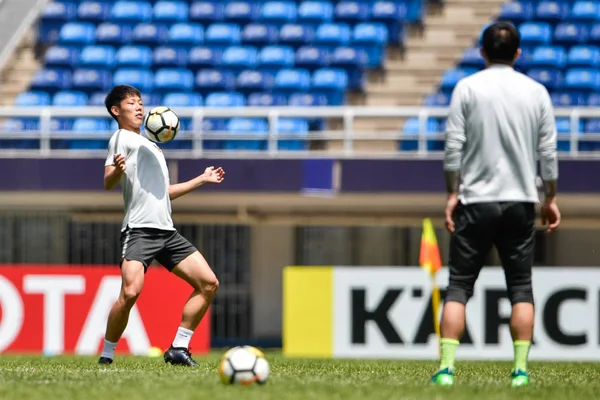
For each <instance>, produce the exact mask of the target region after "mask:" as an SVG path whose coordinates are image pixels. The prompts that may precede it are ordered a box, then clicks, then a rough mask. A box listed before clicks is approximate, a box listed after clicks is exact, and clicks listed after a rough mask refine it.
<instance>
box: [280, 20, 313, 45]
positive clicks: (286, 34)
mask: <svg viewBox="0 0 600 400" xmlns="http://www.w3.org/2000/svg"><path fill="white" fill-rule="evenodd" d="M314 40H315V28H313V27H312V26H310V25H302V24H285V25H283V26H282V27H281V28H280V29H279V44H280V45H287V46H291V47H294V48H298V47H300V46H304V45H307V44H312V43H313V41H314Z"/></svg>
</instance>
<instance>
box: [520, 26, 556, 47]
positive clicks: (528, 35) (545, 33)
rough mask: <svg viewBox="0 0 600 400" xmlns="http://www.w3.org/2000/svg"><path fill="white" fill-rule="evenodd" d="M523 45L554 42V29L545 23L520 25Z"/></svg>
mask: <svg viewBox="0 0 600 400" xmlns="http://www.w3.org/2000/svg"><path fill="white" fill-rule="evenodd" d="M519 33H520V34H521V45H522V46H530V45H541V44H548V43H550V42H551V41H552V27H551V26H550V24H549V23H544V22H525V23H523V24H521V25H519Z"/></svg>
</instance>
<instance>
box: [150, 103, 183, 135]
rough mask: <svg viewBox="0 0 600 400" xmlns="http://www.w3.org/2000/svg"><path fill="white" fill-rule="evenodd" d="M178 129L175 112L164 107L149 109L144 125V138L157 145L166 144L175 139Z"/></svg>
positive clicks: (178, 124)
mask: <svg viewBox="0 0 600 400" xmlns="http://www.w3.org/2000/svg"><path fill="white" fill-rule="evenodd" d="M179 127H180V122H179V117H178V116H177V114H175V111H173V110H171V109H170V108H169V107H165V106H159V107H154V108H153V109H151V110H150V112H148V115H147V116H146V122H145V123H144V130H145V131H146V136H147V137H148V139H150V140H152V141H153V142H157V143H166V142H170V141H171V140H173V139H175V136H177V133H178V132H179Z"/></svg>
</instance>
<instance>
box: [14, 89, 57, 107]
mask: <svg viewBox="0 0 600 400" xmlns="http://www.w3.org/2000/svg"><path fill="white" fill-rule="evenodd" d="M51 103H52V98H51V97H50V95H49V94H48V93H46V92H41V91H39V92H38V91H29V92H22V93H19V94H18V95H17V97H16V98H15V105H16V106H18V107H36V106H49V105H50V104H51Z"/></svg>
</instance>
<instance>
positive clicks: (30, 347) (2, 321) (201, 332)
mask: <svg viewBox="0 0 600 400" xmlns="http://www.w3.org/2000/svg"><path fill="white" fill-rule="evenodd" d="M120 288H121V278H120V269H119V268H118V267H113V266H55V265H0V353H46V354H99V353H100V351H101V348H102V341H103V339H104V332H105V330H106V319H107V317H108V313H109V311H110V309H111V307H112V304H113V303H114V301H115V299H116V298H117V297H118V295H119V291H120ZM191 293H192V288H191V287H190V286H189V285H188V284H187V283H186V282H184V281H183V280H181V279H179V278H178V277H176V276H175V275H173V274H171V273H170V272H168V271H167V270H165V269H164V268H161V267H151V268H149V269H148V272H147V273H146V276H145V281H144V289H143V290H142V294H141V295H140V297H139V298H138V300H137V302H136V305H135V306H134V308H133V309H132V310H131V313H130V316H129V323H128V325H127V329H126V330H125V333H124V334H123V337H122V338H121V340H120V341H119V344H118V346H117V350H116V351H117V353H121V354H139V355H145V354H146V353H147V351H148V349H149V348H150V347H152V346H156V347H159V348H161V349H162V350H165V349H167V348H168V347H169V346H170V345H171V342H172V341H173V339H174V337H175V333H176V332H177V327H178V326H179V322H180V319H181V311H182V309H183V305H184V304H185V302H186V300H187V298H188V297H189V295H190V294H191ZM190 347H191V348H192V349H193V353H200V354H202V353H206V352H208V351H209V349H210V310H209V311H208V312H207V313H206V316H205V317H204V319H203V321H202V323H201V324H200V325H199V326H198V328H197V329H196V331H195V333H194V336H193V337H192V341H191V343H190Z"/></svg>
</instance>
